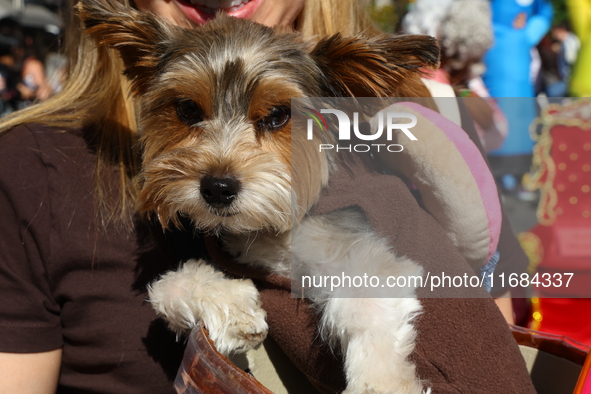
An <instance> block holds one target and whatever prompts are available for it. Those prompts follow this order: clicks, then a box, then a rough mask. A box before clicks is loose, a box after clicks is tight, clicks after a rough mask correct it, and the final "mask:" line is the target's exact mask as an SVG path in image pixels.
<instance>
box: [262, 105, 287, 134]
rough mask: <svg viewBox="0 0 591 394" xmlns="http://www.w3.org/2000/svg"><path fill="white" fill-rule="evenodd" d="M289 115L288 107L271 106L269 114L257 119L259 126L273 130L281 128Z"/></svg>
mask: <svg viewBox="0 0 591 394" xmlns="http://www.w3.org/2000/svg"><path fill="white" fill-rule="evenodd" d="M290 117H291V114H290V110H289V108H288V107H273V109H271V112H269V115H267V116H265V117H264V118H263V119H261V120H259V128H261V129H263V130H266V131H273V130H277V129H280V128H282V127H283V126H285V125H286V124H287V122H288V121H289V118H290Z"/></svg>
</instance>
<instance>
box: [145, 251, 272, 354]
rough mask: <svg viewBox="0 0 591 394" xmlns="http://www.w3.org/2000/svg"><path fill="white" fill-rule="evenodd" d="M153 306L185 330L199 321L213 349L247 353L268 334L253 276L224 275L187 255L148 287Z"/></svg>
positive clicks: (171, 324) (175, 326)
mask: <svg viewBox="0 0 591 394" xmlns="http://www.w3.org/2000/svg"><path fill="white" fill-rule="evenodd" d="M148 296H149V300H150V302H151V303H152V307H153V308H154V310H155V311H156V313H158V315H160V316H162V317H163V318H164V319H165V320H166V321H167V323H168V325H169V327H170V328H171V329H172V330H173V331H175V332H177V333H183V332H186V331H188V330H191V329H192V328H193V327H195V326H196V325H197V324H199V322H200V321H203V323H204V324H205V327H206V328H207V329H208V331H209V337H210V338H211V339H212V340H213V342H214V344H215V346H216V348H217V350H218V351H219V352H221V353H223V354H228V353H230V352H245V351H247V350H249V349H252V348H253V347H255V346H257V345H258V344H260V343H261V342H262V341H263V340H264V339H265V338H266V336H267V331H268V327H267V322H266V321H265V318H266V313H265V311H264V310H263V309H262V308H261V301H260V297H259V292H258V291H257V289H256V287H255V286H254V284H253V283H252V281H251V280H244V279H243V280H238V279H228V278H225V277H224V275H223V274H222V273H221V272H219V271H216V270H215V269H214V268H213V267H211V266H210V265H209V264H207V263H206V262H204V261H203V260H199V261H196V260H189V261H187V262H186V263H185V264H183V265H182V266H181V267H180V268H179V269H178V270H177V271H170V272H167V273H166V274H165V275H164V276H162V278H160V279H159V280H158V281H156V282H154V283H152V284H151V285H150V286H149V288H148Z"/></svg>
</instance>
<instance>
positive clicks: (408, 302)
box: [78, 0, 439, 393]
mask: <svg viewBox="0 0 591 394" xmlns="http://www.w3.org/2000/svg"><path fill="white" fill-rule="evenodd" d="M78 11H79V15H80V17H81V19H82V20H83V21H84V24H85V27H86V31H87V33H88V34H90V35H91V36H92V37H94V38H95V39H96V41H97V42H98V43H99V44H100V45H108V46H111V47H114V48H117V49H118V50H119V51H120V53H121V57H122V59H123V61H124V63H125V67H126V70H125V74H126V76H127V77H128V78H129V79H130V80H131V81H132V86H133V91H134V93H135V94H136V95H137V96H138V97H140V98H141V100H142V111H141V114H140V119H141V130H142V137H141V141H140V142H141V148H142V154H143V156H142V171H141V175H140V182H141V186H142V190H141V195H140V198H139V204H140V210H141V211H143V212H154V213H155V214H156V215H157V217H158V219H159V220H160V223H161V224H162V226H163V227H164V228H167V227H168V226H170V225H177V224H178V217H179V215H184V216H187V217H189V218H191V220H192V221H193V223H194V225H195V227H196V228H197V229H200V230H204V231H208V232H212V233H215V234H217V235H219V236H220V237H221V238H222V240H224V243H225V247H226V249H227V250H228V251H229V252H231V253H233V254H234V255H235V256H237V260H238V261H239V262H241V263H244V264H251V265H254V266H258V267H261V268H264V269H266V270H269V271H272V272H276V273H278V274H281V275H285V276H289V275H290V267H291V264H290V263H292V262H293V259H296V260H297V262H298V266H299V267H304V268H303V270H304V271H305V272H307V273H309V274H322V273H327V272H331V270H335V269H338V271H345V272H349V271H348V270H351V272H354V271H355V269H358V268H355V267H359V266H363V267H364V269H365V270H366V271H367V270H369V271H368V272H367V273H368V274H369V275H371V274H375V275H379V276H382V277H383V276H387V275H401V274H404V275H421V274H422V269H421V268H420V267H419V266H418V265H417V264H415V263H414V262H412V261H410V260H408V259H406V258H402V257H397V256H396V255H395V254H394V253H393V252H392V251H391V249H390V247H389V245H388V241H387V240H385V239H382V238H380V237H379V236H378V235H377V234H375V232H373V230H372V229H371V228H369V227H368V225H367V223H366V221H365V220H364V218H363V217H362V215H360V214H359V213H357V212H355V211H351V210H346V211H341V212H336V213H333V214H330V215H324V216H314V217H311V216H307V215H306V213H307V212H308V210H309V209H310V208H311V207H312V206H313V205H314V204H315V203H316V202H317V201H318V198H319V196H320V192H321V190H322V188H323V187H324V186H326V184H327V182H328V179H329V176H330V173H331V171H332V170H333V167H334V166H332V165H331V163H333V161H334V158H333V157H330V156H329V154H328V153H320V152H317V146H318V143H321V142H323V141H332V140H333V138H334V137H333V136H332V135H330V134H328V133H326V134H325V135H319V136H315V138H316V140H315V141H312V143H310V142H309V141H307V140H306V139H305V135H303V133H292V128H291V126H292V121H291V118H290V108H289V107H290V105H291V98H293V97H322V96H336V97H350V96H361V97H363V96H378V97H387V96H396V95H397V96H416V95H423V94H425V93H426V91H425V90H424V88H423V87H422V85H421V83H420V82H419V76H420V75H419V73H420V71H419V70H420V68H422V67H431V68H432V67H435V66H437V64H438V56H439V52H438V47H437V45H436V43H435V42H434V40H433V39H431V38H429V37H425V36H392V37H381V38H376V39H372V40H369V39H366V38H363V37H342V36H340V35H335V36H332V37H326V38H323V39H320V40H318V41H308V40H305V39H303V38H302V37H301V36H299V35H298V34H296V33H293V32H290V31H281V30H274V29H271V28H268V27H264V26H262V25H258V24H255V23H252V22H249V21H244V20H236V19H232V18H228V17H224V16H220V17H218V18H216V19H215V20H214V21H212V22H209V23H208V24H206V25H204V26H202V27H198V28H196V29H193V30H187V29H182V28H179V27H176V26H172V25H170V24H169V23H167V22H166V21H165V20H163V19H161V18H159V17H157V16H154V15H152V14H148V13H140V12H138V11H136V10H133V9H126V8H124V7H122V6H120V5H118V4H117V3H116V2H114V1H110V0H109V1H106V2H101V3H100V4H99V3H95V2H91V1H83V2H82V3H80V6H79V8H78ZM293 163H298V165H297V166H294V168H293V169H292V164H293ZM219 188H223V191H222V192H220V193H219V194H218V191H219V190H221V189H219ZM212 195H213V197H212ZM292 205H293V206H292ZM360 262H365V264H360ZM370 262H371V264H370ZM368 267H369V268H368ZM333 272H334V271H333ZM398 290H399V291H400V294H398V295H399V296H400V298H366V297H364V295H363V293H361V294H359V298H327V295H326V294H322V293H319V294H315V295H314V298H313V300H312V303H313V305H314V306H315V307H316V308H317V309H318V310H319V313H320V314H321V327H320V332H321V333H322V335H323V336H324V338H325V339H326V340H327V341H328V342H329V343H331V344H333V345H335V346H336V345H340V346H341V347H342V350H343V354H345V358H346V365H345V371H346V375H347V382H348V386H347V390H346V392H347V393H420V392H422V384H421V382H420V380H419V378H418V377H417V376H416V373H415V367H414V365H413V364H412V363H411V362H410V361H409V360H408V356H409V355H410V353H411V352H412V351H413V349H414V339H415V335H416V333H415V330H414V328H413V319H414V317H415V316H416V315H417V314H418V313H419V312H420V310H421V306H420V303H419V302H418V300H417V299H416V296H415V290H414V289H413V288H401V289H398ZM149 297H150V300H151V302H152V303H153V306H154V308H155V309H156V311H157V312H158V313H159V314H160V315H162V316H163V317H164V318H165V319H166V320H167V321H168V323H169V325H170V327H171V328H172V329H173V330H175V331H177V332H182V331H185V330H188V329H191V328H192V327H194V326H195V325H196V324H198V322H199V321H203V322H204V324H205V325H206V326H207V328H208V330H209V333H210V336H211V338H212V340H213V341H214V343H215V345H216V347H217V348H218V350H219V351H221V352H222V353H229V352H235V351H246V350H248V349H250V348H252V347H254V346H256V345H257V344H259V343H260V342H261V341H262V340H263V339H264V338H265V336H266V333H267V324H266V322H265V312H264V311H263V310H262V309H261V304H260V301H259V297H258V293H257V291H256V288H255V287H254V285H253V283H252V282H251V281H250V280H232V279H227V278H224V276H223V274H221V273H220V272H218V271H216V270H215V269H214V268H213V267H212V266H211V265H209V264H208V263H206V262H204V261H202V260H199V261H195V260H191V261H188V262H186V263H184V264H183V265H182V266H181V267H180V268H179V269H178V270H177V271H175V272H169V273H167V274H166V275H164V276H163V277H162V278H161V279H160V280H158V281H157V282H155V283H153V284H152V286H151V289H150V293H149Z"/></svg>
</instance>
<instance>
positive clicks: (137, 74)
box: [76, 0, 174, 94]
mask: <svg viewBox="0 0 591 394" xmlns="http://www.w3.org/2000/svg"><path fill="white" fill-rule="evenodd" d="M76 9H77V11H78V16H79V17H80V20H81V21H82V22H83V24H84V28H85V31H86V33H87V34H88V35H89V36H90V37H92V38H93V39H94V40H95V41H96V43H97V44H98V45H104V46H107V47H111V48H114V49H117V50H118V51H119V53H120V54H121V58H122V59H123V63H124V65H125V72H124V74H125V75H126V76H127V77H128V78H129V80H130V81H131V83H132V85H131V86H132V91H133V92H134V93H135V94H142V93H143V92H144V91H145V89H146V86H147V84H148V81H149V80H150V79H151V77H152V76H153V75H154V74H155V73H156V68H157V65H158V56H159V47H161V46H160V45H159V43H161V42H163V41H164V40H165V39H166V38H167V37H169V36H170V35H171V34H172V30H173V29H174V27H173V26H171V25H169V24H168V23H166V22H165V21H164V20H162V19H160V18H159V17H157V16H156V15H154V14H151V13H146V12H139V11H137V10H135V9H133V8H128V7H125V6H124V5H122V4H120V3H119V2H117V1H116V0H81V1H80V2H79V3H78V4H77V5H76Z"/></svg>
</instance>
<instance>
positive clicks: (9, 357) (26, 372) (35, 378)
mask: <svg viewBox="0 0 591 394" xmlns="http://www.w3.org/2000/svg"><path fill="white" fill-rule="evenodd" d="M61 360H62V349H56V350H51V351H49V352H43V353H0V394H12V393H19V394H53V393H55V391H56V388H57V382H58V377H59V372H60V364H61Z"/></svg>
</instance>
